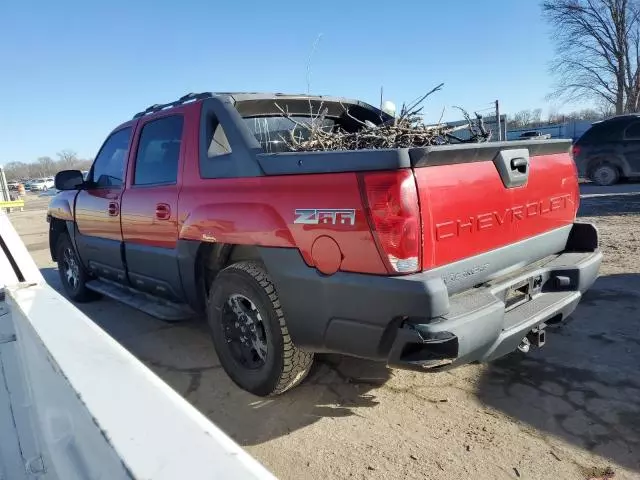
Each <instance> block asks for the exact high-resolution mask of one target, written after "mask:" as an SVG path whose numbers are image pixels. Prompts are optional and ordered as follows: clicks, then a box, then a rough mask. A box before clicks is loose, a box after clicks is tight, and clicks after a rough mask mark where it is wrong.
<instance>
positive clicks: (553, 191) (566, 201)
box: [409, 140, 579, 283]
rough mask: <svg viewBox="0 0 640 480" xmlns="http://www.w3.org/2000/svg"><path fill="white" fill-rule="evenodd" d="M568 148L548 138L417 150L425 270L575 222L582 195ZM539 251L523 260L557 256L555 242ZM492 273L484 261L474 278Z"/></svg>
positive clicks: (414, 160)
mask: <svg viewBox="0 0 640 480" xmlns="http://www.w3.org/2000/svg"><path fill="white" fill-rule="evenodd" d="M570 146H571V144H570V142H569V141H565V140H559V141H557V140H544V141H516V142H508V143H507V142H501V143H487V144H481V145H478V144H473V145H452V146H442V147H429V148H424V149H412V150H411V151H410V152H409V154H410V157H411V163H412V166H413V167H414V172H415V179H416V184H417V188H418V195H419V201H420V211H421V217H422V226H423V250H422V266H423V269H425V270H426V269H431V268H435V267H439V266H442V265H447V264H450V263H452V262H456V261H459V260H462V259H466V258H469V257H473V256H477V255H480V254H483V253H485V252H489V251H492V250H495V249H498V248H500V247H504V246H506V245H512V244H514V243H517V242H519V241H522V240H525V239H528V238H531V237H534V236H537V235H541V234H543V233H545V232H549V231H552V230H555V229H559V228H562V227H566V226H568V225H570V224H572V223H573V221H574V219H575V215H576V211H577V207H578V202H579V190H578V180H577V175H576V170H575V165H574V162H573V159H572V158H571V155H570ZM537 250H538V251H536V252H535V255H534V256H533V257H532V256H531V252H528V254H527V255H524V256H526V257H527V259H528V260H530V261H535V260H538V259H540V258H544V257H545V256H548V255H550V254H554V253H558V252H557V245H554V244H549V246H548V248H544V247H543V248H541V249H540V248H538V249H537ZM499 263H502V262H499ZM500 269H501V270H504V265H501V266H500ZM493 270H494V269H493V268H492V265H490V264H488V265H484V264H483V271H482V272H476V274H477V275H474V280H476V281H477V282H478V283H480V282H481V281H484V280H485V279H487V278H489V277H491V275H492V274H494V273H495V272H494V271H493Z"/></svg>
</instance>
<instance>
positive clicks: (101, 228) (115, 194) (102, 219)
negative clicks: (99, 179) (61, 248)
mask: <svg viewBox="0 0 640 480" xmlns="http://www.w3.org/2000/svg"><path fill="white" fill-rule="evenodd" d="M121 194H122V189H121V188H96V189H92V190H81V191H80V192H78V197H77V199H76V225H77V227H78V231H79V232H80V233H81V234H82V235H87V236H90V237H99V238H104V239H108V240H117V241H122V232H121V231H120V215H119V214H116V215H109V204H111V203H115V204H116V205H117V206H118V208H119V205H120V196H121Z"/></svg>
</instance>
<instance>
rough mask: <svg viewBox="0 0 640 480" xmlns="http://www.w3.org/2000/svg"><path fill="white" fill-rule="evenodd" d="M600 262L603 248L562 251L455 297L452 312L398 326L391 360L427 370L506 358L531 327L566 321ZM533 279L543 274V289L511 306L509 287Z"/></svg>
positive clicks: (542, 326) (541, 287)
mask: <svg viewBox="0 0 640 480" xmlns="http://www.w3.org/2000/svg"><path fill="white" fill-rule="evenodd" d="M601 261H602V253H600V252H599V251H595V252H587V253H585V252H583V253H563V254H561V255H559V256H557V257H555V258H554V259H553V260H551V261H549V262H548V263H545V264H544V265H536V266H533V267H532V268H528V269H524V270H523V271H519V272H518V273H517V274H516V275H514V276H509V277H508V278H506V279H500V280H499V281H497V282H494V283H492V284H490V285H487V286H486V287H482V288H480V289H474V290H473V291H470V292H465V293H463V294H460V295H457V296H454V297H452V298H451V310H450V313H449V314H447V315H445V316H443V317H440V318H437V319H432V320H431V321H429V322H421V321H418V322H405V323H404V324H403V325H402V327H401V328H399V329H398V332H397V335H396V338H395V340H394V342H393V345H392V348H391V351H390V353H389V357H388V363H389V365H392V366H396V367H404V368H421V369H424V368H427V369H428V368H444V367H453V366H456V365H461V364H465V363H470V362H476V361H490V360H494V359H496V358H499V357H502V356H503V355H506V354H508V353H510V352H512V351H514V350H515V349H516V348H517V347H518V345H519V344H520V343H521V341H522V339H523V338H524V337H525V336H526V335H527V334H528V333H529V332H531V331H532V330H533V329H540V328H542V329H544V327H545V326H546V325H557V324H558V323H560V322H562V321H564V320H566V318H567V317H568V316H569V315H570V314H571V313H572V312H573V310H574V309H575V308H576V306H577V305H578V302H579V301H580V298H581V296H582V293H584V292H585V291H586V290H587V289H588V288H589V287H590V286H591V285H592V284H593V282H594V281H595V279H596V278H597V276H598V270H599V268H600V263H601ZM529 279H539V281H540V282H541V283H540V290H539V292H538V293H536V294H534V295H533V298H531V300H529V301H527V302H526V303H523V304H522V305H520V306H517V307H515V308H513V309H511V310H508V311H507V309H506V308H505V294H506V292H507V290H508V289H509V287H511V286H513V285H514V284H515V285H518V284H521V283H523V281H526V280H529Z"/></svg>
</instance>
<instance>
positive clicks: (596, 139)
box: [573, 114, 640, 185]
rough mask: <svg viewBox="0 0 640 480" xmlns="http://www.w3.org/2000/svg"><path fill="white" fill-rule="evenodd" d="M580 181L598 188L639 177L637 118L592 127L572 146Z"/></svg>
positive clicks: (639, 123) (639, 117)
mask: <svg viewBox="0 0 640 480" xmlns="http://www.w3.org/2000/svg"><path fill="white" fill-rule="evenodd" d="M573 155H574V159H575V162H576V165H577V167H578V172H579V174H580V176H581V177H586V178H589V179H591V180H592V181H593V182H594V183H596V184H598V185H613V184H614V183H617V182H618V181H619V180H621V179H625V178H629V177H635V176H640V114H632V115H621V116H618V117H613V118H610V119H608V120H604V121H601V122H596V123H594V124H593V125H592V126H591V128H589V130H587V131H586V132H585V133H584V135H582V137H580V139H579V140H578V141H577V142H576V143H575V145H574V146H573Z"/></svg>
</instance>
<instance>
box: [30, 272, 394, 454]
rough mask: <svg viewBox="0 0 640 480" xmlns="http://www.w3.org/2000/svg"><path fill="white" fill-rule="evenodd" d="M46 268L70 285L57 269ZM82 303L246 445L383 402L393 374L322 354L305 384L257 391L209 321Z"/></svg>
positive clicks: (49, 276) (49, 277)
mask: <svg viewBox="0 0 640 480" xmlns="http://www.w3.org/2000/svg"><path fill="white" fill-rule="evenodd" d="M41 271H42V274H43V276H44V277H45V279H46V281H47V282H48V283H49V284H50V285H51V286H52V287H53V288H55V289H56V290H58V291H59V292H61V293H62V284H61V283H60V279H59V275H58V271H57V269H54V268H45V269H42V270H41ZM76 306H77V307H78V308H79V309H80V310H82V311H83V312H84V313H85V314H86V315H87V316H88V317H89V318H91V319H92V320H93V321H94V322H95V323H96V324H97V325H99V326H100V327H101V328H103V329H104V330H105V331H106V332H107V333H109V334H110V335H111V336H112V337H114V338H115V339H116V340H117V341H118V342H120V343H121V344H122V345H123V346H124V347H125V348H127V349H128V350H129V351H130V352H131V353H132V354H133V355H135V356H136V357H137V358H138V359H139V360H141V361H142V362H144V363H145V364H146V365H147V366H148V367H149V368H151V369H152V370H153V371H154V372H155V373H156V374H158V375H159V376H160V377H161V378H162V379H163V380H164V381H166V382H167V383H168V384H169V385H171V387H172V388H174V389H175V390H176V391H177V392H179V393H180V394H181V395H182V396H184V397H185V398H186V399H187V400H189V401H190V402H191V403H192V404H193V405H194V406H195V407H196V408H198V409H199V410H200V411H201V412H202V413H204V414H205V415H207V416H208V417H209V418H210V419H211V420H212V421H213V422H214V423H215V424H216V425H218V426H219V427H220V428H222V429H223V430H224V431H225V432H226V433H227V434H229V435H231V436H232V437H233V438H234V439H235V440H236V441H237V442H239V443H240V444H241V445H244V446H247V445H255V444H259V443H263V442H265V441H268V440H271V439H274V438H278V437H281V436H283V435H287V434H288V433H290V432H292V431H295V430H297V429H300V428H303V427H305V426H307V425H310V424H312V423H314V422H316V421H318V420H320V419H321V418H324V417H334V418H335V417H348V416H351V415H357V413H355V412H354V410H353V409H354V408H355V407H375V406H376V405H377V401H376V400H375V398H374V397H373V396H372V395H369V393H368V392H369V391H370V390H371V389H374V388H376V387H378V386H380V385H383V384H384V383H386V382H387V380H388V379H389V377H390V375H391V371H390V370H388V369H387V368H386V366H385V365H384V364H381V363H375V362H368V361H364V360H359V359H353V358H346V357H341V356H334V355H318V356H317V357H316V358H317V361H316V365H315V366H314V368H313V370H312V371H311V373H310V375H309V377H308V378H307V380H305V382H303V384H302V385H300V386H298V387H297V388H295V389H294V390H291V391H290V392H288V393H287V394H286V395H283V396H279V397H274V398H261V397H256V396H253V395H251V394H249V393H246V392H244V391H243V390H241V389H240V388H238V387H237V386H235V385H234V384H233V383H232V382H231V380H230V379H229V378H228V377H227V375H226V374H225V373H224V371H223V370H222V368H221V367H220V363H219V362H218V358H217V356H216V355H215V352H214V350H213V344H212V342H211V339H210V337H209V332H208V330H207V326H206V324H205V322H204V321H202V320H194V321H189V322H181V323H176V324H169V323H165V322H162V321H160V320H157V319H155V318H152V317H149V316H148V315H145V314H144V313H141V312H138V311H136V310H133V309H131V308H129V307H127V306H124V305H121V304H119V303H118V302H116V301H114V300H110V299H100V300H97V301H95V302H91V303H84V304H76ZM114 388H117V386H114Z"/></svg>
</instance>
